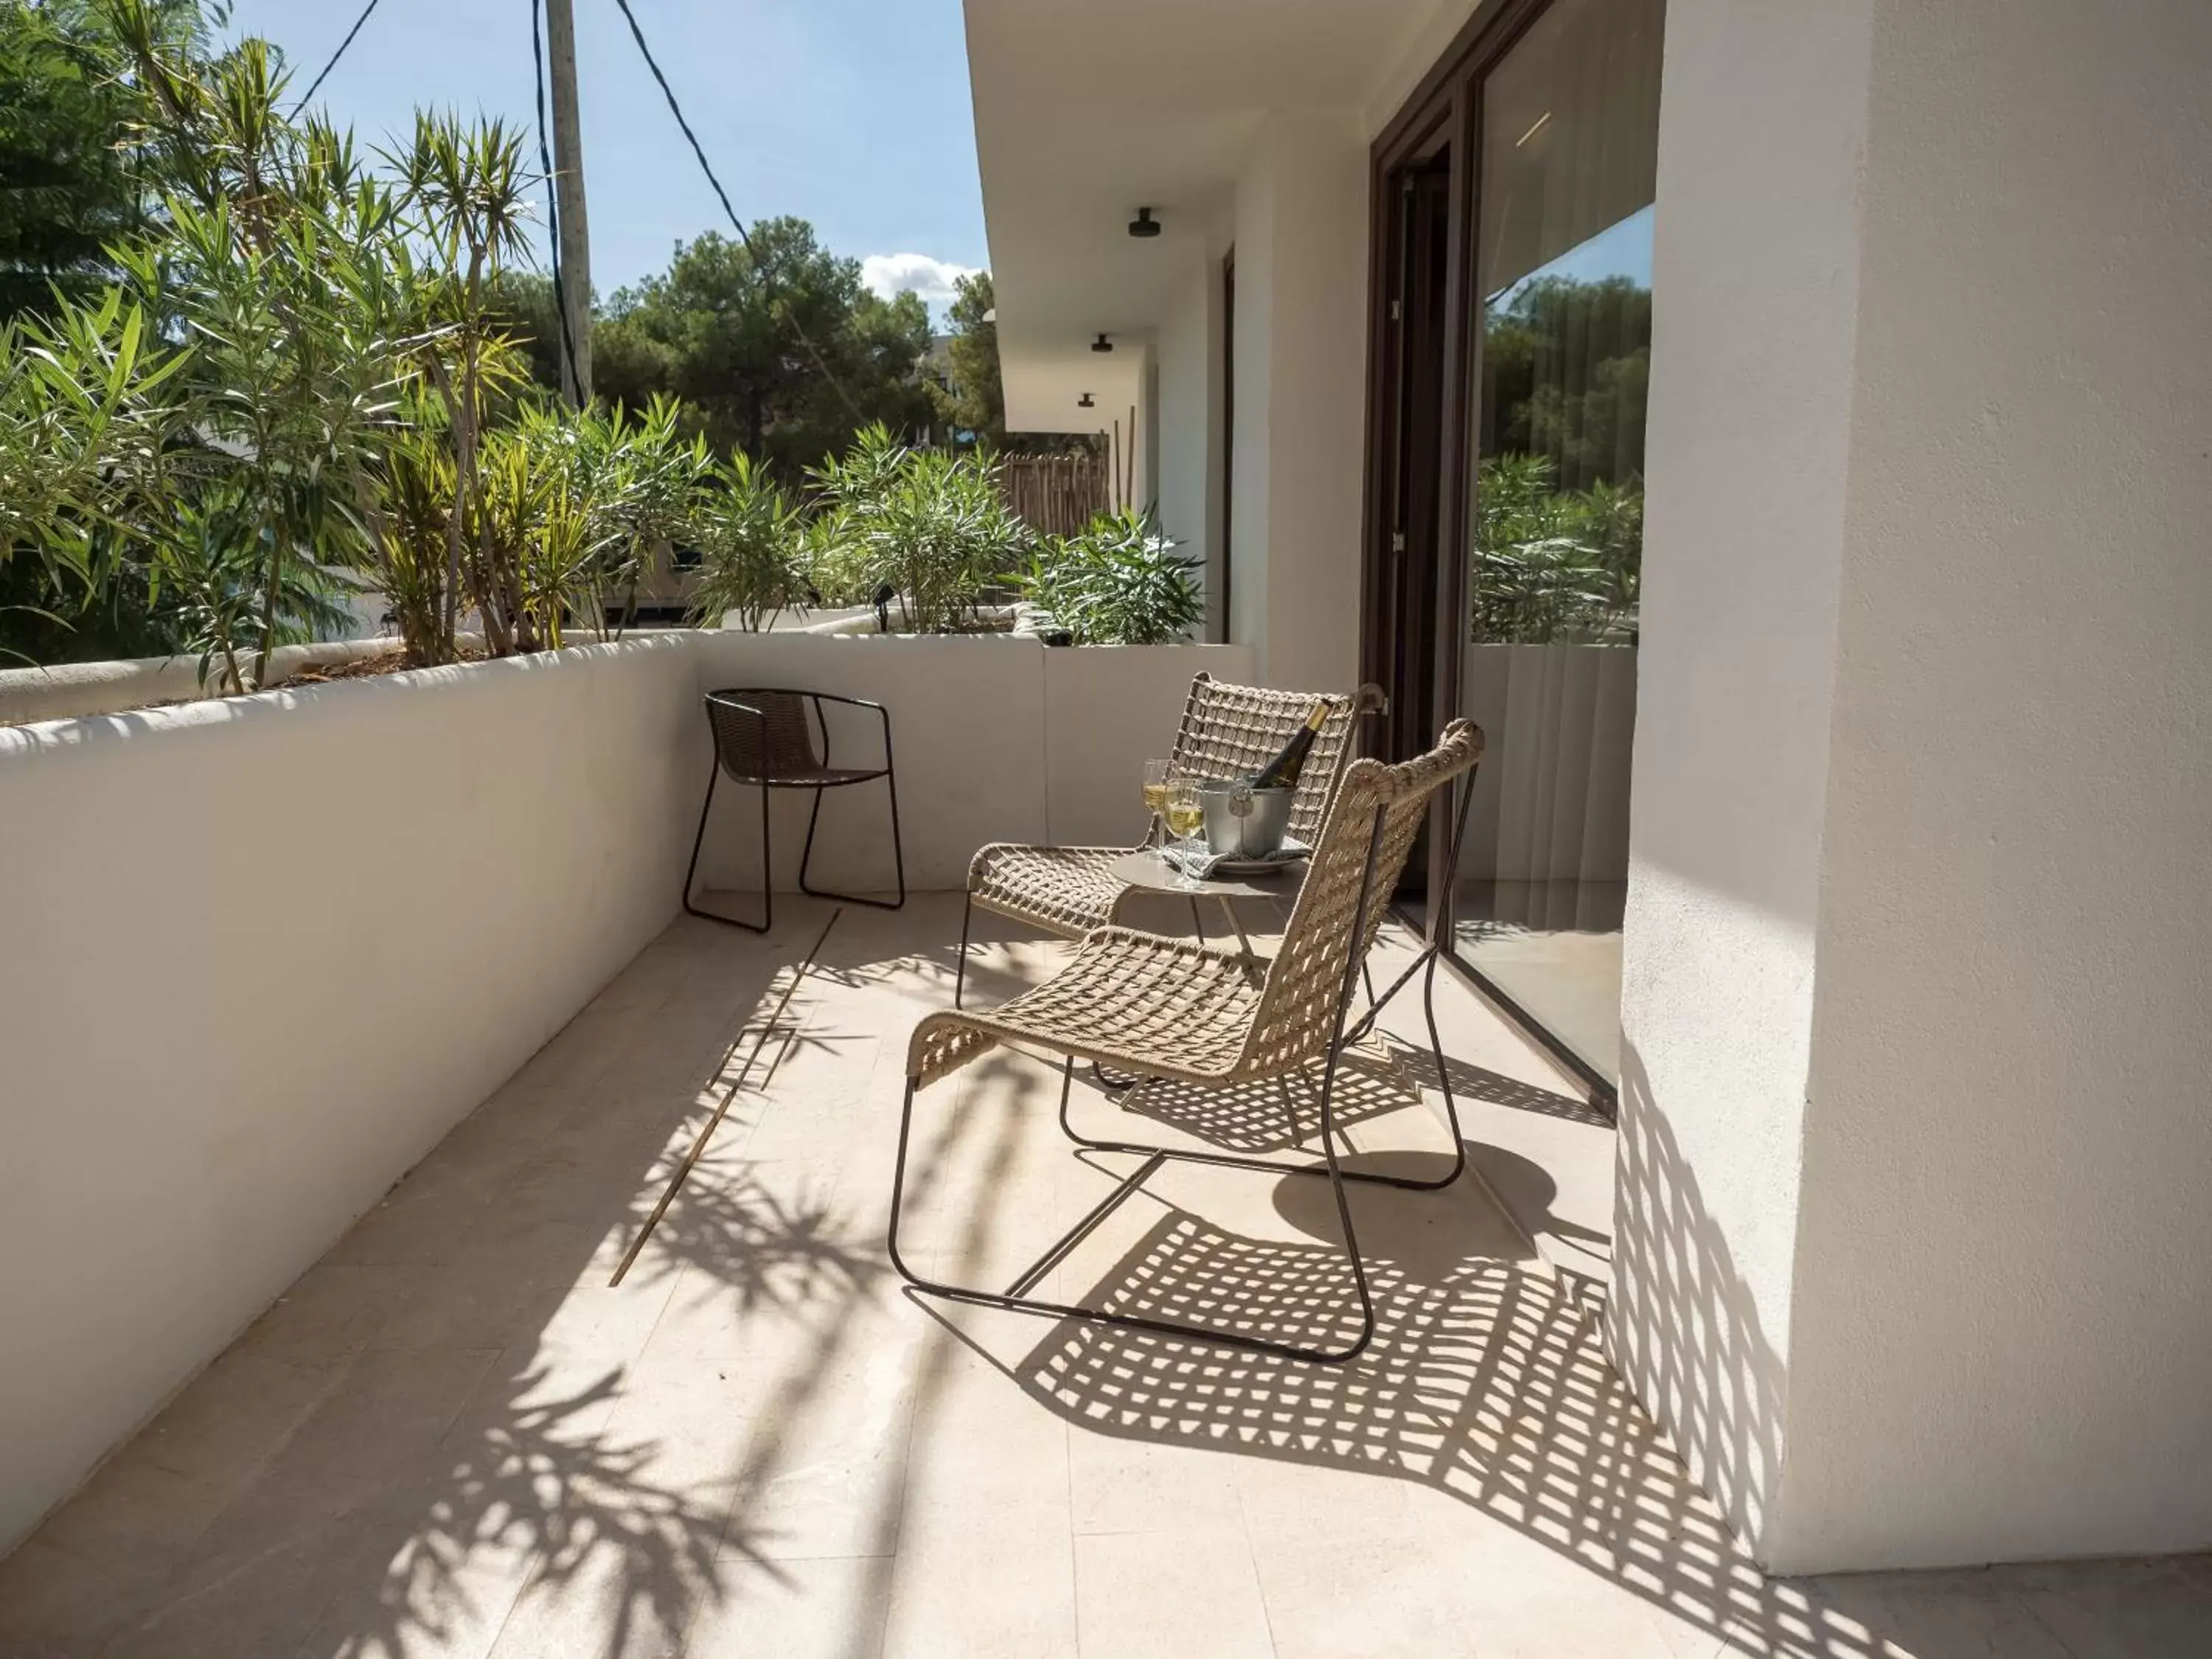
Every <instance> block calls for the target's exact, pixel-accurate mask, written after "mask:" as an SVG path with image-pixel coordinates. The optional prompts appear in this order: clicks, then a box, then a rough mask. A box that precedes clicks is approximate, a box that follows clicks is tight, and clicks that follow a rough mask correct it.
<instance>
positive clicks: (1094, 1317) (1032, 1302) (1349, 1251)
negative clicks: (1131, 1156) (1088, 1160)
mask: <svg viewBox="0 0 2212 1659" xmlns="http://www.w3.org/2000/svg"><path fill="white" fill-rule="evenodd" d="M1074 1075H1075V1061H1074V1059H1073V1056H1070V1057H1068V1059H1067V1060H1066V1061H1065V1062H1064V1063H1063V1064H1062V1066H1061V1067H1060V1121H1062V1122H1063V1123H1065V1122H1066V1118H1067V1100H1068V1092H1069V1089H1070V1086H1071V1085H1072V1084H1073V1081H1074ZM1335 1078H1336V1066H1335V1056H1334V1050H1332V1052H1331V1055H1330V1064H1329V1067H1328V1073H1327V1074H1326V1075H1325V1076H1324V1078H1323V1079H1322V1135H1323V1139H1324V1141H1326V1139H1327V1135H1328V1126H1329V1124H1330V1123H1331V1121H1333V1120H1332V1117H1331V1114H1330V1109H1329V1103H1330V1097H1331V1095H1332V1094H1333V1092H1334V1082H1335ZM919 1087H920V1079H916V1078H912V1077H909V1078H908V1079H907V1080H906V1099H905V1101H904V1102H903V1103H902V1105H901V1106H900V1109H899V1133H898V1153H897V1162H896V1164H895V1165H894V1166H893V1168H892V1171H891V1218H890V1231H889V1233H888V1237H887V1244H888V1252H889V1255H890V1262H891V1266H892V1267H895V1268H896V1269H897V1271H898V1275H899V1277H900V1278H902V1279H904V1280H906V1282H907V1283H908V1284H909V1285H913V1286H914V1287H915V1289H916V1290H918V1291H923V1292H925V1293H926V1294H927V1295H930V1296H939V1297H944V1298H945V1300H946V1301H948V1302H964V1303H967V1304H970V1305H972V1306H975V1307H979V1308H998V1309H1000V1310H1005V1311H1006V1312H1009V1313H1025V1314H1035V1315H1036V1316H1040V1317H1042V1318H1046V1319H1071V1320H1075V1321H1077V1322H1080V1323H1083V1324H1086V1325H1109V1326H1113V1327H1115V1328H1117V1329H1121V1330H1130V1331H1150V1332H1152V1333H1153V1334H1156V1335H1160V1336H1173V1337H1180V1338H1182V1339H1184V1340H1190V1341H1198V1342H1211V1343H1215V1344H1218V1345H1219V1346H1223V1347H1229V1348H1243V1349H1248V1350H1250V1351H1251V1352H1256V1353H1271V1354H1276V1355H1279V1356H1280V1357H1281V1358H1285V1359H1304V1360H1310V1361H1312V1362H1314V1363H1315V1364H1323V1365H1341V1364H1345V1363H1346V1361H1348V1360H1352V1359H1356V1358H1358V1356H1359V1355H1360V1354H1361V1353H1362V1352H1364V1351H1365V1349H1366V1347H1367V1345H1368V1344H1369V1343H1370V1342H1371V1341H1373V1340H1374V1339H1375V1298H1374V1295H1373V1293H1372V1292H1371V1291H1370V1290H1369V1288H1368V1285H1367V1267H1366V1264H1365V1263H1364V1262H1363V1261H1361V1260H1360V1259H1359V1240H1358V1236H1357V1235H1356V1234H1355V1233H1354V1232H1353V1231H1352V1201H1351V1199H1350V1196H1349V1195H1348V1194H1346V1190H1345V1186H1344V1183H1345V1181H1346V1179H1347V1178H1348V1172H1346V1171H1345V1170H1341V1169H1340V1168H1339V1167H1338V1164H1337V1162H1336V1155H1335V1154H1334V1152H1330V1153H1329V1154H1328V1165H1327V1168H1326V1170H1316V1173H1326V1174H1327V1175H1328V1176H1329V1179H1330V1183H1331V1185H1332V1186H1333V1187H1334V1189H1335V1194H1336V1213H1337V1218H1338V1219H1339V1221H1340V1223H1341V1224H1342V1225H1343V1228H1344V1249H1345V1256H1346V1260H1347V1261H1349V1262H1350V1264H1351V1267H1352V1286H1353V1288H1354V1289H1355V1290H1356V1291H1358V1297H1359V1313H1360V1324H1359V1334H1358V1336H1357V1337H1356V1338H1354V1339H1353V1340H1352V1342H1351V1344H1350V1345H1349V1346H1346V1347H1342V1348H1308V1347H1301V1346H1298V1345H1297V1344H1296V1343H1291V1342H1270V1341H1268V1340H1266V1339H1265V1338H1262V1337H1255V1336H1249V1335H1246V1334H1244V1333H1243V1332H1241V1331H1224V1330H1217V1329H1214V1328H1212V1327H1211V1326H1206V1325H1191V1324H1185V1323H1183V1322H1180V1321H1177V1320H1172V1319H1148V1318H1146V1317H1145V1316H1142V1315H1140V1314H1116V1313H1107V1312H1104V1311H1103V1310H1099V1309H1097V1308H1083V1307H1078V1306H1075V1305H1074V1304H1072V1303H1065V1302H1051V1301H1047V1300H1045V1299H1044V1298H1042V1297H1029V1296H1020V1295H1016V1294H1014V1293H1013V1292H1012V1291H986V1290H980V1289H977V1288H976V1287H975V1286H973V1285H952V1284H947V1283H945V1282H944V1281H942V1280H939V1279H925V1278H923V1277H922V1276H921V1274H920V1273H915V1271H914V1269H913V1268H911V1267H908V1265H907V1263H906V1259H905V1257H904V1256H902V1255H901V1254H900V1252H899V1237H898V1234H899V1209H900V1205H901V1201H902V1198H903V1196H904V1194H905V1188H906V1157H907V1146H908V1141H909V1139H910V1137H911V1133H912V1130H913V1126H914V1097H915V1092H916V1091H917V1090H918V1089H919ZM1159 1162H1160V1160H1159V1159H1158V1158H1152V1159H1149V1160H1147V1161H1146V1163H1145V1164H1142V1165H1140V1166H1139V1168H1138V1169H1137V1170H1136V1171H1135V1172H1134V1173H1133V1174H1132V1175H1131V1176H1128V1178H1127V1180H1125V1181H1123V1182H1121V1186H1120V1187H1119V1188H1117V1189H1116V1190H1115V1193H1114V1194H1111V1195H1109V1198H1108V1199H1107V1200H1105V1201H1104V1202H1102V1203H1101V1204H1099V1205H1098V1206H1097V1207H1096V1208H1094V1209H1093V1210H1092V1211H1091V1214H1090V1215H1088V1216H1086V1217H1085V1218H1084V1219H1083V1220H1081V1221H1079V1222H1078V1223H1077V1224H1076V1225H1075V1226H1074V1227H1073V1228H1071V1229H1070V1230H1069V1231H1067V1232H1066V1233H1064V1234H1062V1235H1061V1237H1060V1238H1059V1239H1058V1240H1056V1241H1054V1243H1053V1244H1052V1245H1051V1246H1050V1247H1048V1249H1046V1251H1045V1252H1044V1254H1043V1255H1042V1256H1041V1257H1039V1259H1038V1260H1039V1261H1040V1263H1041V1264H1043V1265H1044V1266H1046V1267H1049V1265H1050V1264H1051V1263H1052V1262H1054V1261H1056V1260H1058V1258H1059V1256H1060V1255H1063V1254H1065V1252H1066V1249H1067V1248H1068V1247H1069V1246H1070V1245H1071V1244H1072V1243H1073V1241H1075V1240H1076V1239H1078V1238H1079V1237H1081V1236H1082V1234H1084V1233H1085V1232H1086V1231H1089V1230H1090V1229H1091V1227H1092V1226H1094V1225H1096V1223H1097V1219H1098V1218H1100V1217H1103V1215H1104V1214H1105V1213H1106V1212H1108V1211H1109V1210H1110V1209H1111V1208H1112V1207H1113V1206H1114V1204H1115V1202H1117V1201H1118V1200H1120V1198H1121V1196H1123V1195H1124V1194H1127V1193H1128V1192H1130V1191H1131V1190H1133V1188H1135V1187H1136V1186H1137V1184H1138V1183H1139V1182H1142V1181H1144V1180H1145V1179H1146V1177H1147V1176H1150V1175H1151V1174H1152V1171H1153V1170H1156V1169H1158V1167H1159ZM1261 1167H1262V1168H1267V1167H1271V1166H1267V1165H1262V1166H1261ZM1038 1276H1039V1274H1038V1272H1037V1270H1036V1269H1035V1268H1032V1269H1031V1270H1030V1271H1029V1272H1027V1273H1024V1274H1023V1275H1022V1277H1021V1279H1018V1280H1016V1281H1015V1282H1016V1283H1017V1284H1027V1283H1031V1282H1034V1280H1035V1279H1036V1278H1037V1277H1038Z"/></svg>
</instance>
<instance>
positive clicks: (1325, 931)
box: [1239, 720, 1482, 1073]
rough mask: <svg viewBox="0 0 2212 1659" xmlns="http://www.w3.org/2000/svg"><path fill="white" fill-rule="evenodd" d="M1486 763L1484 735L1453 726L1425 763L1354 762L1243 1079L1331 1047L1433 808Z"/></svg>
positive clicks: (1290, 930) (1299, 905)
mask: <svg viewBox="0 0 2212 1659" xmlns="http://www.w3.org/2000/svg"><path fill="white" fill-rule="evenodd" d="M1481 758H1482V728H1481V727H1480V726H1476V725H1475V724H1474V723H1473V722H1472V721H1470V720H1454V721H1453V722H1452V723H1451V724H1450V725H1449V726H1446V727H1445V728H1444V730H1443V736H1441V737H1440V738H1437V746H1436V747H1435V748H1433V749H1431V750H1429V752H1428V753H1426V754H1425V755H1419V756H1416V757H1414V758H1413V759H1412V760H1409V761H1406V762H1403V763H1400V764H1399V765H1396V766H1386V765H1385V764H1383V763H1382V762H1381V761H1378V760H1357V761H1354V762H1352V764H1351V765H1350V766H1349V767H1348V768H1346V771H1345V774H1344V781H1343V782H1342V783H1341V784H1340V786H1339V787H1338V788H1337V792H1336V799H1335V801H1334V805H1332V807H1331V809H1330V811H1329V815H1328V825H1327V827H1325V828H1324V829H1322V835H1321V841H1320V843H1319V844H1318V845H1317V846H1316V848H1315V849H1314V855H1313V859H1312V861H1311V862H1310V865H1309V866H1308V868H1307V870H1306V878H1305V882H1304V885H1303V886H1301V887H1300V888H1299V889H1298V896H1297V902H1296V904H1294V905H1293V906H1292V907H1291V920H1290V924H1289V926H1288V927H1285V929H1284V932H1283V943H1282V946H1281V948H1280V949H1279V950H1278V951H1276V953H1275V959H1274V960H1273V962H1272V963H1269V964H1268V968H1267V983H1266V984H1265V986H1264V987H1262V988H1261V994H1260V1006H1259V1007H1258V1008H1257V1009H1256V1010H1255V1012H1254V1015H1253V1019H1252V1029H1251V1030H1250V1032H1249V1034H1248V1036H1246V1038H1245V1041H1244V1053H1243V1060H1242V1061H1241V1062H1240V1065H1239V1069H1240V1070H1243V1071H1250V1072H1256V1073H1271V1072H1279V1071H1283V1070H1286V1069H1288V1068H1289V1067H1291V1066H1296V1065H1298V1064H1300V1063H1301V1062H1303V1061H1304V1060H1310V1059H1311V1058H1312V1057H1313V1056H1314V1055H1316V1054H1320V1053H1321V1052H1322V1050H1323V1049H1325V1048H1327V1047H1328V1044H1329V1042H1330V1040H1331V1039H1332V1038H1333V1037H1334V1036H1335V1034H1336V1029H1337V1021H1338V1017H1339V1015H1340V1012H1341V1010H1342V1007H1343V1004H1344V998H1345V995H1346V990H1347V987H1349V986H1350V984H1351V982H1352V973H1353V971H1354V970H1355V969H1357V967H1358V964H1359V963H1360V962H1361V961H1363V960H1364V958H1365V957H1366V955H1367V951H1368V950H1369V947H1370V946H1371V945H1373V944H1374V943H1375V935H1376V933H1377V932H1379V931H1380V930H1381V928H1382V926H1383V916H1384V915H1386V914H1387V913H1388V911H1389V907H1390V895H1391V892H1392V890H1394V889H1395V887H1396V886H1397V884H1398V878H1399V876H1400V874H1401V872H1403V871H1404V869H1405V867H1406V859H1407V854H1409V853H1411V852H1412V850H1413V840H1414V837H1415V836H1418V835H1419V833H1420V829H1421V824H1422V823H1423V822H1424V820H1425V819H1426V817H1428V811H1429V803H1430V801H1431V798H1432V797H1433V796H1434V795H1435V794H1436V793H1437V790H1439V789H1442V788H1443V787H1445V786H1447V785H1448V784H1449V783H1450V782H1451V781H1452V780H1453V779H1454V778H1456V777H1458V776H1460V775H1462V774H1463V773H1467V772H1471V771H1473V770H1474V767H1475V764H1476V763H1477V762H1479V761H1480V760H1481ZM1363 898H1364V914H1363V908H1362V901H1363ZM1355 927H1356V928H1357V929H1358V932H1357V934H1356V936H1355V933H1354V929H1355Z"/></svg>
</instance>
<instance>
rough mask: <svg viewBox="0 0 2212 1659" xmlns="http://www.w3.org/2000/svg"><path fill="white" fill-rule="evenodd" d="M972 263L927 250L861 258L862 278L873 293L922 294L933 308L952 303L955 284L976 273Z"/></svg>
mask: <svg viewBox="0 0 2212 1659" xmlns="http://www.w3.org/2000/svg"><path fill="white" fill-rule="evenodd" d="M974 275H975V267H974V266H972V265H956V264H952V263H951V261H950V260H946V259H933V258H930V257H929V255H927V253H871V254H870V255H868V257H867V258H865V259H863V260H861V261H860V281H861V282H862V283H864V284H866V287H867V289H868V291H869V292H870V293H871V294H874V295H880V296H881V297H882V298H884V299H886V300H888V299H890V297H891V296H892V295H895V294H919V295H921V298H922V301H923V302H924V303H925V304H927V305H928V306H930V307H933V308H935V307H944V306H948V305H951V303H952V301H953V300H954V298H955V297H956V295H954V292H953V284H954V283H957V282H958V281H959V280H960V278H962V277H963V276H974Z"/></svg>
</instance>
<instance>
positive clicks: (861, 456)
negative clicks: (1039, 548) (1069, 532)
mask: <svg viewBox="0 0 2212 1659" xmlns="http://www.w3.org/2000/svg"><path fill="white" fill-rule="evenodd" d="M807 477H808V478H809V480H810V481H811V483H812V485H813V488H814V491H815V495H816V497H817V502H818V517H819V520H820V522H821V523H822V525H823V528H822V529H821V530H819V531H817V532H815V536H814V538H811V540H810V546H811V548H813V549H815V550H823V549H834V550H837V558H836V562H835V564H831V565H825V566H824V567H823V568H822V569H821V571H820V573H819V574H816V575H815V580H816V582H817V586H820V587H821V588H822V590H823V592H825V593H826V592H831V591H832V590H833V589H834V590H835V591H836V592H838V593H839V594H840V595H849V596H851V597H853V598H854V599H872V598H873V597H874V594H875V593H876V592H878V590H879V589H881V588H889V589H890V591H891V592H892V593H893V594H894V595H895V596H896V604H897V606H898V610H899V616H900V619H901V621H902V623H903V624H904V625H905V627H906V628H907V629H908V630H910V631H912V632H915V633H918V634H937V633H951V632H957V631H958V630H960V629H963V628H972V627H974V626H976V625H977V615H976V613H977V609H978V606H979V605H980V604H981V601H982V599H983V598H984V596H985V594H986V593H987V591H988V590H989V589H990V588H991V587H992V586H994V584H995V583H996V582H998V581H999V580H1000V573H1001V572H1003V571H1004V570H1005V569H1006V567H1007V564H1008V562H1010V561H1011V560H1013V559H1018V558H1019V557H1020V556H1022V555H1023V554H1024V552H1026V551H1027V550H1028V547H1029V545H1030V540H1031V535H1030V530H1029V527H1028V526H1026V525H1024V523H1023V522H1022V521H1021V520H1020V519H1018V518H1017V517H1016V516H1015V515H1014V513H1012V511H1011V510H1010V509H1009V508H1008V507H1007V506H1006V497H1005V495H1003V494H1002V493H1001V491H1000V483H999V475H998V468H997V465H996V464H995V463H994V462H993V461H992V460H990V459H988V458H987V457H986V456H981V455H975V454H968V453H962V454H956V453H951V452H950V451H946V450H939V449H915V448H910V447H908V446H906V445H904V444H902V443H900V442H899V441H897V440H896V439H895V438H893V437H892V436H891V435H890V433H889V432H888V431H887V430H886V429H885V428H883V427H881V426H873V427H870V428H867V429H866V430H865V431H863V432H862V433H861V434H860V437H859V438H858V440H857V441H855V442H854V445H853V447H852V448H851V450H850V451H848V453H846V454H845V455H843V456H842V457H833V458H832V459H829V460H828V461H825V462H824V463H823V465H820V466H818V467H815V468H813V469H811V471H809V472H808V474H807ZM825 578H826V580H825Z"/></svg>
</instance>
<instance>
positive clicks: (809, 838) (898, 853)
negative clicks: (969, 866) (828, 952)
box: [799, 772, 906, 910]
mask: <svg viewBox="0 0 2212 1659" xmlns="http://www.w3.org/2000/svg"><path fill="white" fill-rule="evenodd" d="M884 782H885V783H887V784H889V785H890V792H891V864H892V866H893V867H894V869H895V871H896V875H897V878H898V896H897V897H896V899H879V898H866V897H863V896H861V895H860V894H858V893H838V892H833V891H831V890H829V888H827V887H817V886H815V885H814V884H812V883H811V882H810V881H809V880H808V879H807V872H808V871H810V870H811V869H812V868H813V867H814V829H815V826H816V825H817V823H820V822H821V820H822V795H823V792H822V791H821V790H820V789H817V790H816V791H815V792H814V810H813V811H811V812H809V813H808V814H807V815H806V850H805V852H803V853H801V854H799V891H800V892H802V893H805V894H806V895H807V896H809V897H811V898H823V899H836V900H837V901H838V902H840V903H842V904H865V905H867V906H868V907H870V908H872V909H877V910H899V909H903V908H905V907H906V849H905V848H904V846H903V845H902V843H901V842H900V840H899V816H898V781H897V779H896V776H894V775H892V774H891V773H889V772H886V773H884Z"/></svg>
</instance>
